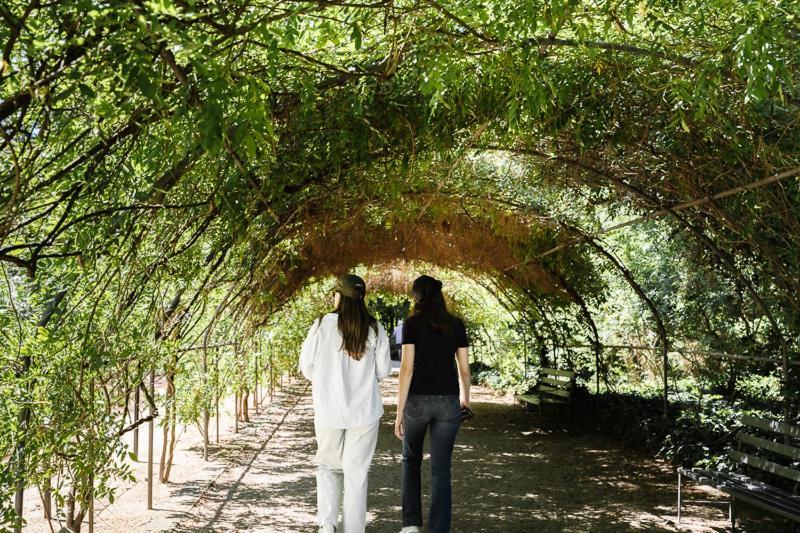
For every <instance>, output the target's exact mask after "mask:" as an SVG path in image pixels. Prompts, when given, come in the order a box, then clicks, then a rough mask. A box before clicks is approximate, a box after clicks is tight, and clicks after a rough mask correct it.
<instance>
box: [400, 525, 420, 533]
mask: <svg viewBox="0 0 800 533" xmlns="http://www.w3.org/2000/svg"><path fill="white" fill-rule="evenodd" d="M400 533H419V528H418V527H417V526H406V527H404V528H403V529H401V530H400Z"/></svg>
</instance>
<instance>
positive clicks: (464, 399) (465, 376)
mask: <svg viewBox="0 0 800 533" xmlns="http://www.w3.org/2000/svg"><path fill="white" fill-rule="evenodd" d="M468 352H469V348H459V349H458V351H456V366H458V387H459V389H460V390H461V394H460V399H461V407H467V408H469V386H470V381H471V379H470V375H469V357H468V355H469V354H468Z"/></svg>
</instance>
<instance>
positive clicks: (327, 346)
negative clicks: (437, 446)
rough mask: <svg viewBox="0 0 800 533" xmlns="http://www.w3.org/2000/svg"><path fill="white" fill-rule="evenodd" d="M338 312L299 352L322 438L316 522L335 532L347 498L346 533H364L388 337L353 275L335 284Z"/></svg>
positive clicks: (318, 325)
mask: <svg viewBox="0 0 800 533" xmlns="http://www.w3.org/2000/svg"><path fill="white" fill-rule="evenodd" d="M334 291H335V294H334V307H335V310H334V311H333V312H332V313H328V314H326V315H324V316H323V317H321V318H320V319H318V320H315V321H314V323H313V324H312V325H311V328H310V329H309V331H308V336H307V337H306V340H305V341H304V342H303V348H302V350H301V352H300V371H301V372H302V373H303V375H304V376H305V377H306V378H308V379H309V380H311V384H312V397H313V401H314V430H315V432H316V437H317V454H316V457H315V462H316V463H317V520H318V522H319V526H320V529H319V530H320V533H335V532H336V531H337V529H336V525H337V523H338V516H339V506H340V504H341V502H342V494H344V507H343V512H342V526H343V530H344V533H363V532H364V529H365V527H366V520H367V472H368V471H369V465H370V463H371V462H372V456H373V454H374V453H375V445H376V443H377V442H378V424H379V422H380V418H381V416H382V415H383V402H382V401H381V394H380V388H379V381H380V380H382V379H383V378H385V377H386V376H388V375H389V372H390V370H391V363H390V359H389V338H388V336H387V335H386V331H385V330H384V329H383V326H381V324H380V323H379V322H378V321H377V320H375V318H374V317H373V316H371V315H370V314H369V311H368V310H367V306H366V305H365V304H364V296H365V295H366V284H365V283H364V280H363V279H361V278H360V277H358V276H355V275H352V274H348V275H345V276H342V277H340V278H339V279H337V280H336V288H335V289H334Z"/></svg>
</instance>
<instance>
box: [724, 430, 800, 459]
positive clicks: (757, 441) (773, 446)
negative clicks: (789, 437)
mask: <svg viewBox="0 0 800 533" xmlns="http://www.w3.org/2000/svg"><path fill="white" fill-rule="evenodd" d="M738 439H739V442H743V443H745V444H749V445H751V446H756V447H758V448H763V449H765V450H769V451H771V452H775V453H779V454H781V455H785V456H786V457H790V458H791V459H796V460H798V461H800V449H797V448H795V447H793V446H787V445H786V444H781V443H779V442H774V441H771V440H767V439H762V438H761V437H756V436H754V435H750V434H749V433H739V435H738Z"/></svg>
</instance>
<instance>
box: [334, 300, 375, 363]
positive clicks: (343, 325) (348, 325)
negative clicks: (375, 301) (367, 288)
mask: <svg viewBox="0 0 800 533" xmlns="http://www.w3.org/2000/svg"><path fill="white" fill-rule="evenodd" d="M333 312H334V313H336V314H337V315H339V332H340V333H341V334H342V350H344V351H346V352H347V354H348V355H349V356H350V357H352V358H353V359H355V360H356V361H360V360H361V358H362V357H363V356H364V351H366V349H367V338H369V329H370V328H372V329H373V331H375V334H377V333H378V321H377V320H376V319H375V317H374V316H372V315H371V314H369V310H367V306H366V304H365V303H364V293H363V292H359V294H357V295H356V297H355V298H350V297H349V296H345V295H344V294H342V293H341V292H340V293H339V305H338V306H336V309H335V310H334V311H333Z"/></svg>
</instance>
